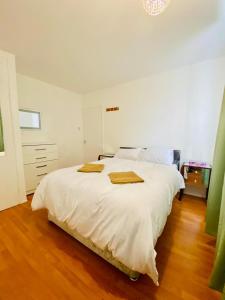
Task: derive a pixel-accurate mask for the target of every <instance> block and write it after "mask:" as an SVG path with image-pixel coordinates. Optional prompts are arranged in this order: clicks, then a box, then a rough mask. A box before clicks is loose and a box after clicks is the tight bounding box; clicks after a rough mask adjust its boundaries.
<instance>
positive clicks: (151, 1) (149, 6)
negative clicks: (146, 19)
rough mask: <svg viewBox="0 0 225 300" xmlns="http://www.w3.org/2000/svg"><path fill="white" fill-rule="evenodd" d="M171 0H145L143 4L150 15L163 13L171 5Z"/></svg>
mask: <svg viewBox="0 0 225 300" xmlns="http://www.w3.org/2000/svg"><path fill="white" fill-rule="evenodd" d="M169 2H170V0H143V6H144V9H145V10H146V12H147V13H148V14H149V15H150V16H157V15H159V14H161V13H162V12H163V11H164V10H165V9H166V8H167V6H168V5H169Z"/></svg>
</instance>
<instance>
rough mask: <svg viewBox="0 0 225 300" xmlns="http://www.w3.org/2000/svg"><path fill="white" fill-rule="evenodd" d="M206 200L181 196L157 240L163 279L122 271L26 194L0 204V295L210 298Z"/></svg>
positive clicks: (211, 245)
mask: <svg viewBox="0 0 225 300" xmlns="http://www.w3.org/2000/svg"><path fill="white" fill-rule="evenodd" d="M205 208H206V204H205V202H204V201H203V200H201V199H198V198H194V197H190V196H184V197H183V201H182V202H179V201H178V200H175V201H174V206H173V211H172V214H171V216H170V217H169V219H168V222H167V225H166V228H165V230H164V233H163V235H162V236H161V238H160V239H159V241H158V243H157V249H156V250H157V252H158V255H157V267H158V270H159V274H160V287H156V286H154V284H153V283H152V281H151V279H150V278H148V277H147V276H142V277H141V278H140V279H139V281H137V282H131V281H130V280H129V279H128V278H127V277H126V276H125V275H123V274H122V273H120V272H119V271H118V270H117V269H115V268H114V267H112V266H111V265H109V264H108V263H107V262H105V261H104V260H103V259H101V258H100V257H98V256H97V255H95V254H94V253H92V252H91V251H90V250H88V249H87V248H85V247H84V246H82V245H81V244H80V243H78V242H77V241H75V240H74V239H73V238H71V237H70V236H69V235H67V234H66V233H64V232H63V231H62V230H61V229H59V228H57V227H56V226H55V225H53V224H51V223H49V222H48V221H47V213H46V211H45V210H41V211H37V212H32V211H31V209H30V201H29V202H27V203H26V204H22V205H19V206H17V207H15V208H11V209H8V210H5V211H2V212H0V299H1V300H2V299H4V300H5V299H7V300H10V299H13V300H19V299H23V300H25V299H29V300H30V299H31V300H32V299H38V300H41V299H48V300H50V299H60V300H61V299H74V300H80V299H89V300H92V299H93V300H95V299H129V300H133V299H135V300H137V299H141V300H142V299H143V300H144V299H148V300H154V299H163V300H170V299H173V300H176V299H178V300H179V299H183V300H184V299H185V300H186V299H188V300H197V299H198V300H199V299H200V300H214V299H220V295H219V294H218V293H217V292H215V291H213V290H211V289H209V288H208V287H207V285H208V278H209V275H210V272H211V269H212V262H213V257H214V247H215V240H214V239H213V238H212V237H210V236H208V235H206V234H205V233H204V227H205V222H204V219H205Z"/></svg>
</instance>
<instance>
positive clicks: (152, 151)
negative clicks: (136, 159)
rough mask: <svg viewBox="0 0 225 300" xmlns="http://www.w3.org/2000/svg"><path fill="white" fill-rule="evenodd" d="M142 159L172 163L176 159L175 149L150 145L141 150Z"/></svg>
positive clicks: (166, 163)
mask: <svg viewBox="0 0 225 300" xmlns="http://www.w3.org/2000/svg"><path fill="white" fill-rule="evenodd" d="M141 160H144V161H149V162H152V163H156V164H164V165H172V164H173V161H174V151H173V150H172V149H168V148H164V147H156V146H153V147H150V148H149V149H147V150H145V151H142V152H141Z"/></svg>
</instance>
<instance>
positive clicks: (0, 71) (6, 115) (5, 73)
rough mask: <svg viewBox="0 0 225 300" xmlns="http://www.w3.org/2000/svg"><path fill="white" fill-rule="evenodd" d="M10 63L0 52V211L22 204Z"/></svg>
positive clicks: (13, 85) (21, 180) (6, 56)
mask: <svg viewBox="0 0 225 300" xmlns="http://www.w3.org/2000/svg"><path fill="white" fill-rule="evenodd" d="M13 62H14V60H13V58H12V57H11V56H10V55H9V56H8V55H4V54H2V52H0V111H1V116H2V125H3V141H4V152H2V151H1V153H0V210H3V209H6V208H9V207H11V206H14V205H16V204H19V203H22V202H24V200H25V193H24V186H23V173H22V172H21V168H22V158H21V157H19V156H20V152H18V149H19V148H21V144H20V145H18V141H19V142H20V139H19V132H18V130H16V126H18V124H17V120H16V117H17V115H16V114H18V107H17V101H16V100H17V99H16V96H15V95H16V94H15V93H16V85H15V69H14V64H13ZM13 87H14V88H13ZM15 113H16V114H15ZM17 129H18V128H17Z"/></svg>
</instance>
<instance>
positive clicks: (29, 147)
mask: <svg viewBox="0 0 225 300" xmlns="http://www.w3.org/2000/svg"><path fill="white" fill-rule="evenodd" d="M22 149H23V161H24V172H25V181H26V193H27V194H31V193H33V192H34V191H35V189H36V187H37V186H38V184H39V183H40V181H41V179H42V178H43V177H44V176H45V175H47V174H48V173H50V172H52V171H54V170H56V169H57V168H58V150H57V146H56V144H50V143H49V144H48V143H43V144H41V143H40V144H23V147H22Z"/></svg>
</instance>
